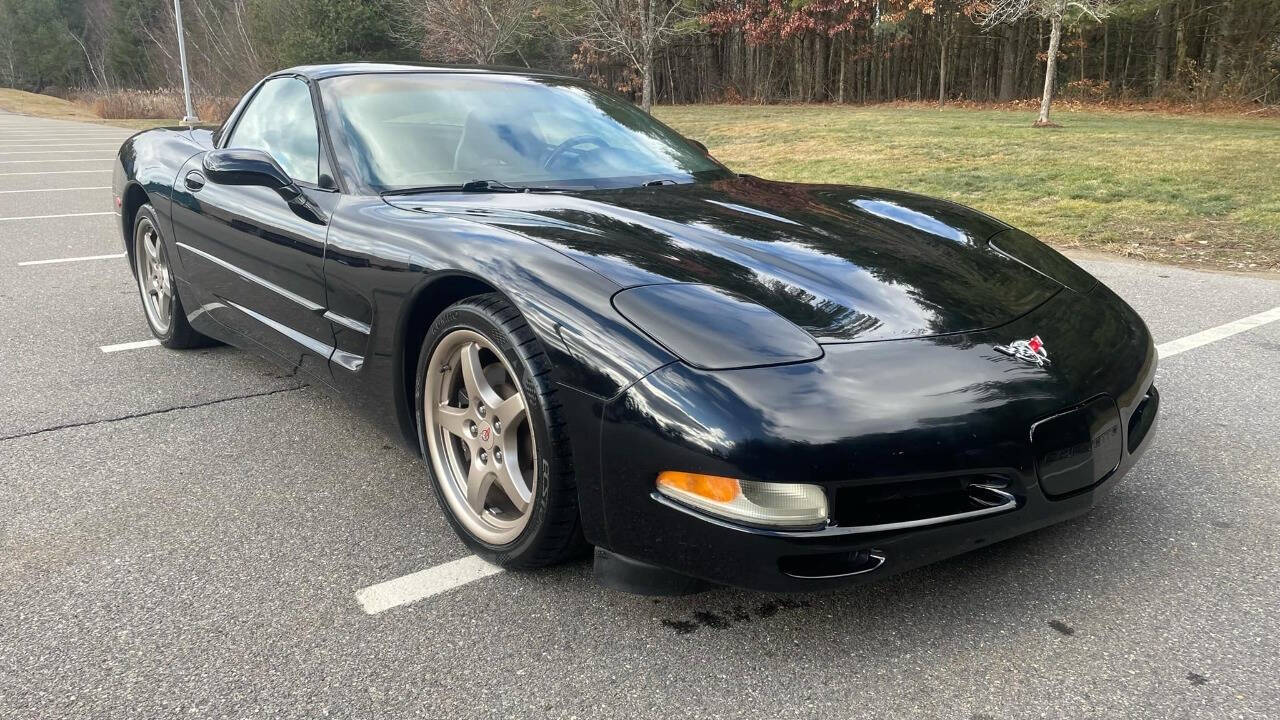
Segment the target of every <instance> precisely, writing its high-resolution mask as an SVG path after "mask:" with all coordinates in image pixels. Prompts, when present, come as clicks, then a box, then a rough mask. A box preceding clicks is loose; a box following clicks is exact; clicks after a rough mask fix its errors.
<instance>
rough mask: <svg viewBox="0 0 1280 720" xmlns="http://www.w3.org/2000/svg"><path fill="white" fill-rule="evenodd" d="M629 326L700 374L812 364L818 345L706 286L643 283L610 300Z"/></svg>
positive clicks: (767, 313) (769, 314)
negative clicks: (696, 369) (800, 363)
mask: <svg viewBox="0 0 1280 720" xmlns="http://www.w3.org/2000/svg"><path fill="white" fill-rule="evenodd" d="M613 306H614V307H615V308H616V309H617V310H618V312H619V313H621V314H622V316H623V317H625V318H626V319H627V320H629V321H630V322H631V324H632V325H635V326H636V327H638V328H640V330H641V331H643V332H644V333H645V334H647V335H648V336H649V337H651V338H653V339H654V340H655V341H657V342H658V343H660V344H661V345H663V346H664V347H665V348H666V349H667V350H669V351H671V353H672V354H673V355H675V356H677V357H679V358H680V359H681V360H683V361H685V362H686V363H688V364H689V365H692V366H693V367H696V368H700V369H703V370H730V369H733V368H744V367H756V366H762V365H781V364H784V363H792V362H804V361H807V360H817V359H818V358H820V357H822V347H821V346H820V345H818V343H817V342H816V341H815V340H814V339H813V338H812V337H810V336H809V334H808V333H806V332H805V331H804V330H801V329H800V328H798V327H796V326H795V325H794V324H793V323H792V322H791V321H790V320H787V319H786V318H784V317H782V316H781V315H779V314H777V313H775V312H774V311H772V310H770V309H768V308H766V307H763V306H761V305H757V304H756V303H754V302H751V301H750V300H747V299H745V298H742V297H739V296H737V295H734V294H732V293H729V292H726V291H724V290H720V289H719V288H714V287H712V286H710V285H698V284H691V283H672V284H667V285H642V286H640V287H634V288H629V289H627V290H623V291H621V292H619V293H618V294H616V295H614V296H613Z"/></svg>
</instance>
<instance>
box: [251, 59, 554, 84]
mask: <svg viewBox="0 0 1280 720" xmlns="http://www.w3.org/2000/svg"><path fill="white" fill-rule="evenodd" d="M387 73H475V74H488V75H521V76H525V77H568V76H566V75H563V74H560V73H551V72H543V71H540V70H533V69H530V68H521V67H504V66H499V65H446V64H436V65H428V64H426V63H408V62H405V63H388V62H373V61H369V62H341V63H323V64H317V65H298V66H297V67H291V68H288V69H287V70H281V71H279V72H274V73H271V75H272V76H275V75H301V76H303V77H306V78H309V79H311V80H323V79H324V78H331V77H339V76H342V75H375V74H387Z"/></svg>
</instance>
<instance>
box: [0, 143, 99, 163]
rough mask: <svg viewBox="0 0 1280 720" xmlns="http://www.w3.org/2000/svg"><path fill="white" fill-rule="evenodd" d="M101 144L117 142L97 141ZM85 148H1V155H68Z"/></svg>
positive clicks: (80, 151)
mask: <svg viewBox="0 0 1280 720" xmlns="http://www.w3.org/2000/svg"><path fill="white" fill-rule="evenodd" d="M96 144H97V145H100V146H106V147H110V146H112V145H114V144H115V143H96ZM82 152H84V150H0V155H68V154H72V153H82ZM57 162H67V161H66V160H58V161H57Z"/></svg>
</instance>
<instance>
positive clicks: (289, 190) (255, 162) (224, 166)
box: [204, 148, 327, 225]
mask: <svg viewBox="0 0 1280 720" xmlns="http://www.w3.org/2000/svg"><path fill="white" fill-rule="evenodd" d="M204 174H205V177H207V178H209V180H210V181H211V182H215V183H218V184H220V185H258V186H260V187H265V188H271V189H272V190H275V191H276V193H277V194H278V195H279V196H280V197H281V198H284V201H285V202H287V203H289V207H290V208H291V209H292V210H293V212H294V213H295V214H297V215H298V217H301V218H302V219H304V220H307V221H308V222H313V223H317V224H320V225H324V224H326V222H327V221H326V220H325V216H324V212H323V211H321V209H320V208H319V207H318V206H317V205H316V204H315V203H314V202H312V201H311V200H310V199H309V198H308V197H307V196H306V194H305V193H303V192H302V188H300V187H298V186H297V185H296V184H294V182H293V180H291V179H289V176H288V175H287V174H286V173H285V171H284V170H282V169H281V168H280V165H279V163H277V162H276V161H275V158H273V157H271V156H270V155H268V154H267V153H265V152H263V151H261V150H249V149H246V148H227V149H225V150H210V151H209V152H207V153H205V155H204Z"/></svg>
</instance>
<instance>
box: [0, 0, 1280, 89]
mask: <svg viewBox="0 0 1280 720" xmlns="http://www.w3.org/2000/svg"><path fill="white" fill-rule="evenodd" d="M182 8H183V19H184V21H185V24H186V28H187V52H188V56H189V60H190V65H191V68H192V80H193V84H194V87H195V89H196V91H197V92H198V93H201V94H204V95H210V96H237V95H239V94H240V93H241V92H243V91H244V90H245V89H246V88H247V87H248V86H250V85H251V84H252V83H253V82H255V81H256V80H257V79H258V78H260V77H261V76H262V75H264V74H266V73H268V72H270V71H273V70H276V69H279V68H283V67H288V66H291V65H297V64H304V63H308V62H321V61H333V60H347V59H362V60H426V61H446V62H465V63H480V64H505V65H516V66H522V67H523V66H529V67H537V68H543V69H551V70H559V71H563V72H568V73H572V74H577V75H582V76H586V77H590V78H592V79H593V80H595V81H596V82H598V83H600V84H602V85H605V86H609V87H612V88H614V89H616V90H618V91H620V92H623V93H630V94H631V95H633V96H634V97H635V98H636V99H637V100H638V101H642V102H645V101H649V100H652V101H656V102H667V103H687V102H716V101H731V102H732V101H749V102H857V103H867V102H883V101H896V100H910V101H922V100H929V101H937V102H948V101H954V100H973V101H981V102H987V101H996V102H1001V101H1010V100H1017V99H1026V98H1040V97H1041V95H1042V92H1043V91H1045V90H1046V85H1047V89H1048V90H1049V91H1051V92H1052V93H1053V94H1055V95H1057V96H1063V95H1067V96H1073V97H1079V98H1081V99H1097V100H1102V99H1120V100H1149V99H1161V100H1168V101H1172V102H1197V101H1206V100H1212V99H1218V98H1223V99H1229V100H1232V101H1239V102H1253V103H1275V102H1277V101H1278V100H1280V0H1071V1H1070V2H1068V0H557V1H550V0H365V1H361V0H183V4H182ZM1055 46H1056V52H1055V53H1052V55H1051V54H1050V48H1051V47H1055ZM177 56H178V53H177V41H176V35H175V32H174V18H173V3H172V1H171V0H0V85H4V86H10V87H18V88H22V89H28V90H34V91H47V90H50V89H53V88H58V89H66V88H79V89H90V90H98V91H104V92H105V91H111V90H115V89H123V88H130V89H139V88H140V89H152V88H172V87H176V86H177V85H178V84H179V82H180V75H179V67H178V59H177ZM1050 60H1053V63H1049V61H1050ZM1046 65H1052V66H1054V67H1051V68H1049V69H1051V70H1052V69H1055V68H1056V73H1055V77H1051V78H1050V79H1049V82H1048V83H1047V84H1046V78H1045V76H1046ZM1046 98H1047V96H1046ZM645 104H646V105H647V104H648V103H647V102H645Z"/></svg>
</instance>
